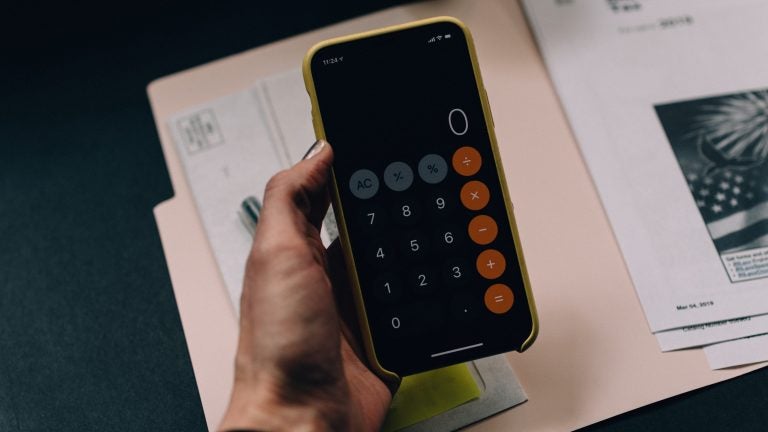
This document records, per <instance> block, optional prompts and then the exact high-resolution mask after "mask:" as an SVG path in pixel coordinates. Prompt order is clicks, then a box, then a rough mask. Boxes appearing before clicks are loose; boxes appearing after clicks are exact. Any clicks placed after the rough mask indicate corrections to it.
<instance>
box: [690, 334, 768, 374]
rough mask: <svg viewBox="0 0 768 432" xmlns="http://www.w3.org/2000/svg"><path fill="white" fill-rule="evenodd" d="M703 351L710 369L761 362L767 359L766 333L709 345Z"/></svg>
mask: <svg viewBox="0 0 768 432" xmlns="http://www.w3.org/2000/svg"><path fill="white" fill-rule="evenodd" d="M704 352H705V353H706V354H707V360H708V361H709V366H710V367H711V368H712V369H723V368H729V367H734V366H741V365H745V364H751V363H758V362H762V361H765V360H768V334H763V335H758V336H752V337H748V338H744V339H739V340H735V341H730V342H723V343H719V344H714V345H710V346H708V347H706V348H704Z"/></svg>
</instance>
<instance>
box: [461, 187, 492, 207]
mask: <svg viewBox="0 0 768 432" xmlns="http://www.w3.org/2000/svg"><path fill="white" fill-rule="evenodd" d="M490 198H491V192H490V191H489V190H488V186H486V185H485V183H483V182H481V181H478V180H472V181H470V182H467V184H465V185H464V186H463V187H462V188H461V203H462V204H464V207H466V208H468V209H470V210H482V209H483V207H485V206H486V205H488V200H490Z"/></svg>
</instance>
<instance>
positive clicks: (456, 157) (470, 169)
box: [451, 147, 483, 177]
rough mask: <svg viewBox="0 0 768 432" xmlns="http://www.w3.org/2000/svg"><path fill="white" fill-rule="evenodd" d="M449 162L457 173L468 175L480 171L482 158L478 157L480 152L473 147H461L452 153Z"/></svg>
mask: <svg viewBox="0 0 768 432" xmlns="http://www.w3.org/2000/svg"><path fill="white" fill-rule="evenodd" d="M451 163H452V165H453V169H455V170H456V172H457V173H459V174H461V175H463V176H464V177H469V176H471V175H475V174H477V172H478V171H480V166H481V165H482V164H483V159H482V158H481V157H480V152H478V151H477V150H475V148H474V147H461V148H460V149H458V150H456V152H455V153H454V154H453V160H452V161H451Z"/></svg>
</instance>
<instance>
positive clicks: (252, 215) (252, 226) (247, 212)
mask: <svg viewBox="0 0 768 432" xmlns="http://www.w3.org/2000/svg"><path fill="white" fill-rule="evenodd" d="M237 214H238V216H240V221H241V222H242V223H243V225H244V226H245V229H247V230H248V232H249V233H251V235H253V233H254V231H256V224H257V223H258V222H259V215H260V214H261V202H259V200H258V199H257V198H256V197H255V196H252V195H251V196H248V197H246V198H245V199H244V200H243V202H242V203H240V208H239V209H238V210H237Z"/></svg>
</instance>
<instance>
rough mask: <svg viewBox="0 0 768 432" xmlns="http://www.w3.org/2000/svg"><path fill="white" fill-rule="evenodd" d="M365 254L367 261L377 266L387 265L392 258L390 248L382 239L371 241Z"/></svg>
mask: <svg viewBox="0 0 768 432" xmlns="http://www.w3.org/2000/svg"><path fill="white" fill-rule="evenodd" d="M366 255H367V258H368V262H369V263H371V264H373V265H374V266H376V267H379V268H381V267H387V266H389V265H390V264H391V263H392V261H393V260H394V255H393V253H392V248H391V247H390V245H389V243H388V242H386V241H384V240H380V241H375V242H373V243H371V244H370V245H369V246H368V249H367V252H366Z"/></svg>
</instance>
